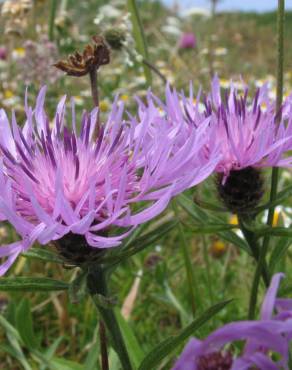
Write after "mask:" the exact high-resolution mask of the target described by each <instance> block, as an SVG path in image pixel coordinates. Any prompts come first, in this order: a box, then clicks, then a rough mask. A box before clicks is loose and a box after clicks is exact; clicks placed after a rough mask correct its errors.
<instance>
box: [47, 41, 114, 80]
mask: <svg viewBox="0 0 292 370" xmlns="http://www.w3.org/2000/svg"><path fill="white" fill-rule="evenodd" d="M92 40H93V42H94V43H93V44H88V45H86V46H85V48H84V50H83V53H82V54H80V53H79V52H78V51H76V52H75V53H74V54H73V55H69V57H68V59H67V60H60V61H59V62H57V63H55V64H54V66H55V67H57V68H58V69H60V70H61V71H64V72H66V73H67V75H69V76H75V77H81V76H85V75H86V74H88V73H90V71H92V70H94V69H98V68H99V67H100V66H102V65H105V64H108V63H109V62H110V51H109V48H108V46H107V44H106V43H105V40H104V38H103V37H101V36H94V37H93V38H92Z"/></svg>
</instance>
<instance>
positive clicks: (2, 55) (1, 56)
mask: <svg viewBox="0 0 292 370" xmlns="http://www.w3.org/2000/svg"><path fill="white" fill-rule="evenodd" d="M6 59H7V49H6V48H5V47H4V46H0V60H6Z"/></svg>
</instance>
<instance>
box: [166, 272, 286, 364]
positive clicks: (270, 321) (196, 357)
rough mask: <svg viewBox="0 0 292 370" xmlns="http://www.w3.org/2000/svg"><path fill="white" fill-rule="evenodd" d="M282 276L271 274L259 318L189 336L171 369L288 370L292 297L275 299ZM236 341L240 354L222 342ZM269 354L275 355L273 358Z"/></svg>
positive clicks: (280, 274)
mask: <svg viewBox="0 0 292 370" xmlns="http://www.w3.org/2000/svg"><path fill="white" fill-rule="evenodd" d="M283 276H284V274H282V273H277V274H275V275H274V276H273V278H272V281H271V284H270V287H269V289H268V291H267V293H266V296H265V298H264V301H263V304H262V307H261V317H260V319H259V320H257V321H237V322H233V323H230V324H227V325H225V326H223V327H221V328H219V329H217V330H216V331H214V332H213V333H211V334H210V335H209V336H208V337H207V338H206V339H204V340H199V339H196V338H192V339H191V340H190V341H189V342H188V344H187V345H186V347H185V349H184V350H183V352H182V354H181V356H180V357H179V359H178V361H177V362H176V364H175V366H174V367H173V370H202V369H204V370H205V369H209V368H210V369H215V368H222V369H226V370H229V369H230V370H249V369H253V368H256V369H265V370H279V369H285V370H288V369H289V365H288V362H289V345H290V343H291V339H292V299H285V298H277V291H278V287H279V283H280V280H281V279H282V277H283ZM236 341H244V342H245V346H244V349H243V351H242V353H241V354H238V352H236V353H232V352H231V350H232V349H234V348H232V346H231V347H230V350H228V349H227V348H226V345H230V344H231V343H232V342H236ZM234 352H235V351H234ZM273 353H274V354H277V355H276V356H275V357H274V358H273V356H272V354H273ZM211 365H212V366H213V367H212V366H211ZM208 366H209V367H208ZM216 366H217V367H216ZM220 366H221V367H220Z"/></svg>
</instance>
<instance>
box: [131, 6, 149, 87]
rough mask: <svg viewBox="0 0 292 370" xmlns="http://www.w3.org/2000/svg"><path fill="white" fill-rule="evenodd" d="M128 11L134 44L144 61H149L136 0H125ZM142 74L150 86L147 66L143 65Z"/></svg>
mask: <svg viewBox="0 0 292 370" xmlns="http://www.w3.org/2000/svg"><path fill="white" fill-rule="evenodd" d="M127 4H128V9H129V12H130V13H131V20H132V25H133V36H134V39H135V42H136V46H137V49H138V52H139V53H140V54H141V55H142V57H143V59H144V60H147V61H149V55H148V48H147V42H146V37H145V33H144V28H143V24H142V21H141V18H140V14H139V11H138V7H137V3H136V0H127ZM144 74H145V78H146V81H147V84H148V85H149V86H151V84H152V76H151V70H150V68H149V66H147V65H144Z"/></svg>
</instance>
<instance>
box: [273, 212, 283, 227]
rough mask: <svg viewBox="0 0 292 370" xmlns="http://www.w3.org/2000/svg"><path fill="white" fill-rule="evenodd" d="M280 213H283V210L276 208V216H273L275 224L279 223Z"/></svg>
mask: <svg viewBox="0 0 292 370" xmlns="http://www.w3.org/2000/svg"><path fill="white" fill-rule="evenodd" d="M280 214H281V211H277V210H275V212H274V217H273V223H272V225H273V226H277V225H278V222H279V217H280Z"/></svg>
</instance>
